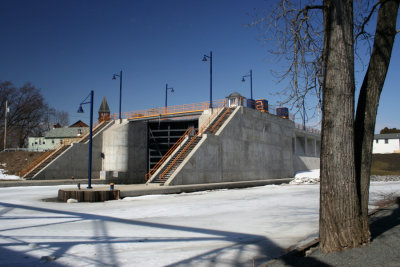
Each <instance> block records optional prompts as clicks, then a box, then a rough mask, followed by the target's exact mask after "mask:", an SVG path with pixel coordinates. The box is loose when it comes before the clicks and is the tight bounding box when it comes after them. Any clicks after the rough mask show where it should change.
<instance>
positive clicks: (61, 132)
mask: <svg viewBox="0 0 400 267" xmlns="http://www.w3.org/2000/svg"><path fill="white" fill-rule="evenodd" d="M88 129H89V127H73V128H54V129H52V130H50V131H49V132H48V133H47V134H46V135H45V136H44V137H45V138H75V137H80V136H82V135H83V134H84V133H85V132H86V131H87V130H88Z"/></svg>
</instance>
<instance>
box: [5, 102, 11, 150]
mask: <svg viewBox="0 0 400 267" xmlns="http://www.w3.org/2000/svg"><path fill="white" fill-rule="evenodd" d="M8 112H10V108H9V107H8V101H7V100H6V110H5V114H4V150H6V148H7V113H8Z"/></svg>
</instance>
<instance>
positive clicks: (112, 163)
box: [100, 120, 148, 184]
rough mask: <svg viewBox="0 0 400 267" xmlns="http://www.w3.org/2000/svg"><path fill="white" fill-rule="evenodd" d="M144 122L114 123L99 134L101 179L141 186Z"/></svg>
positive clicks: (144, 158) (143, 168) (145, 124)
mask: <svg viewBox="0 0 400 267" xmlns="http://www.w3.org/2000/svg"><path fill="white" fill-rule="evenodd" d="M147 132H148V130H147V123H146V122H145V121H134V122H129V121H127V120H122V122H121V123H119V120H116V123H115V124H114V125H113V126H111V127H110V128H109V129H108V130H107V131H105V132H104V134H103V143H102V151H103V155H104V157H103V168H102V172H101V175H100V178H101V179H107V180H110V181H116V182H118V183H128V184H131V183H144V182H145V178H144V177H145V175H146V170H147V168H146V166H147V157H146V155H147V136H148V135H147Z"/></svg>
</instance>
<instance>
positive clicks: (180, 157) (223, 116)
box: [151, 108, 234, 184]
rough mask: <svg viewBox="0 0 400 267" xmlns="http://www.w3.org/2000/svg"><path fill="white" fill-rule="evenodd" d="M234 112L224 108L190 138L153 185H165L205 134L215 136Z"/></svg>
mask: <svg viewBox="0 0 400 267" xmlns="http://www.w3.org/2000/svg"><path fill="white" fill-rule="evenodd" d="M233 111H234V110H233V109H232V108H224V109H223V110H221V112H219V114H218V116H217V117H216V118H215V119H213V120H212V122H211V123H210V124H209V125H208V126H207V127H206V128H205V129H203V130H199V131H198V132H197V133H196V135H195V136H193V137H190V138H189V139H188V140H187V141H186V143H185V144H184V145H182V146H181V147H180V149H179V150H178V151H177V152H176V153H175V155H174V156H173V157H172V158H171V159H169V161H168V162H167V164H165V165H164V167H163V168H162V170H161V171H160V172H158V175H157V176H156V177H155V178H153V179H152V180H151V183H157V184H164V183H165V182H166V181H167V180H168V179H169V178H170V177H171V175H172V174H173V173H174V172H175V171H176V170H177V169H178V168H179V166H180V165H181V164H182V162H183V161H184V160H185V159H186V157H187V155H189V154H190V152H192V151H193V149H194V148H195V147H196V145H197V144H198V143H199V142H200V140H201V138H202V135H203V133H204V134H215V133H216V132H217V131H218V130H219V129H220V128H221V126H222V125H223V124H224V122H225V121H226V120H227V119H228V118H229V116H230V115H231V114H232V112H233Z"/></svg>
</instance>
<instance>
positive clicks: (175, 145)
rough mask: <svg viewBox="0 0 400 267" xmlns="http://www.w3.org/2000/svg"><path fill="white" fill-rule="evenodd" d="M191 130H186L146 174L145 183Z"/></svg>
mask: <svg viewBox="0 0 400 267" xmlns="http://www.w3.org/2000/svg"><path fill="white" fill-rule="evenodd" d="M192 130H193V128H189V129H187V130H186V132H185V133H184V134H183V135H182V136H181V138H179V140H178V141H177V142H176V143H175V144H174V145H173V146H172V147H171V148H170V149H169V150H168V152H167V153H166V154H165V155H164V156H163V157H162V158H161V159H160V161H158V162H157V164H156V165H155V166H154V167H153V168H152V169H151V170H150V171H149V172H148V173H147V174H146V176H145V177H146V181H148V180H149V179H150V178H151V176H152V175H153V174H154V173H155V172H156V171H157V170H158V168H159V167H160V166H161V165H162V164H163V163H164V162H165V161H166V160H167V158H168V157H169V156H170V155H171V154H172V153H173V152H174V151H175V149H176V148H177V147H178V146H180V144H181V143H182V142H183V140H184V139H185V137H186V136H187V135H189V133H190V131H192Z"/></svg>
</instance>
